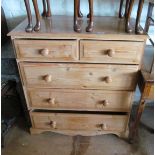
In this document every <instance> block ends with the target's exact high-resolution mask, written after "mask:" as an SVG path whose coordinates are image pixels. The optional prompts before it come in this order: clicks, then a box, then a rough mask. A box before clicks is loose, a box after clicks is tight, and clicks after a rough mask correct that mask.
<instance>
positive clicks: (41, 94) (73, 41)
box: [8, 16, 147, 136]
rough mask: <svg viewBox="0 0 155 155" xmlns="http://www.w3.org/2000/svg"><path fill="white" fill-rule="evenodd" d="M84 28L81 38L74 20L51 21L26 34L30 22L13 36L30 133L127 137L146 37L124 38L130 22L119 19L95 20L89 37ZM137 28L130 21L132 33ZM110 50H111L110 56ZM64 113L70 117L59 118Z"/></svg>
mask: <svg viewBox="0 0 155 155" xmlns="http://www.w3.org/2000/svg"><path fill="white" fill-rule="evenodd" d="M34 22H35V21H34V19H33V23H34ZM80 22H81V24H82V33H76V32H74V31H73V17H67V16H52V17H51V18H46V19H42V20H41V30H40V31H39V32H32V33H26V32H25V27H26V25H27V19H26V20H25V21H23V22H22V23H21V24H20V25H19V26H17V27H16V28H15V29H14V30H13V31H12V32H10V33H9V34H8V35H10V36H11V38H12V40H13V43H14V44H13V45H14V46H15V50H16V54H17V63H18V67H19V73H20V76H21V80H22V84H23V89H24V93H25V97H26V101H27V105H28V108H29V110H30V116H31V121H32V128H31V133H41V132H44V131H52V132H57V133H63V134H67V135H78V134H79V135H97V134H109V133H110V134H116V135H118V136H123V135H127V131H128V130H127V127H128V121H129V115H130V109H131V105H132V104H131V103H132V97H133V90H134V89H135V87H136V84H137V77H138V72H139V69H140V65H139V64H140V63H141V57H142V55H143V46H144V45H145V40H146V38H147V36H146V35H135V34H134V33H131V34H128V33H125V21H124V19H119V18H117V17H95V21H94V23H95V25H94V31H93V32H92V33H86V32H85V27H86V25H87V19H86V18H83V21H80ZM134 24H135V23H134V21H133V20H131V26H132V28H133V29H134V26H133V25H134ZM80 43H81V44H80ZM109 48H110V49H109ZM105 50H110V54H109V53H108V56H107V55H106V53H105ZM53 51H54V52H53ZM55 51H56V52H55ZM45 62H49V63H45ZM52 62H55V63H52ZM56 62H57V63H56ZM58 62H59V63H58ZM64 62H65V63H64ZM98 63H102V64H98ZM104 100H106V101H107V102H106V106H105V105H103V103H104V104H105V102H103V101H104ZM47 102H48V103H47ZM100 103H102V106H101V105H100ZM35 109H42V110H41V111H42V112H39V111H38V112H36V110H35ZM43 109H44V110H43ZM49 109H51V110H55V111H57V112H56V113H53V112H52V111H48V112H47V110H49ZM33 110H34V111H33ZM65 110H67V111H68V113H60V111H61V112H62V111H63V112H65ZM70 110H75V111H76V112H75V113H69V111H70ZM43 111H44V112H43ZM58 111H59V112H58ZM67 111H66V112H67ZM90 111H93V114H92V112H90ZM70 112H71V111H70ZM103 112H104V113H103ZM105 112H108V114H105ZM112 112H121V114H122V115H119V114H118V113H117V114H116V113H115V114H114V113H112ZM123 112H125V113H123ZM84 113H85V114H84ZM88 113H89V114H88ZM90 113H91V114H90Z"/></svg>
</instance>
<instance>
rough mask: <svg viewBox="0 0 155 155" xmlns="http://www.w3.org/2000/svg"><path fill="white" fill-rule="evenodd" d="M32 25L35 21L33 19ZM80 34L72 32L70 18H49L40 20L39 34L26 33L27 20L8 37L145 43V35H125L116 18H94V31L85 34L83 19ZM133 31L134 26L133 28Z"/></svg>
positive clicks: (123, 27)
mask: <svg viewBox="0 0 155 155" xmlns="http://www.w3.org/2000/svg"><path fill="white" fill-rule="evenodd" d="M33 23H35V20H34V19H33ZM81 23H82V33H76V32H74V31H73V17H72V16H52V17H50V18H46V19H41V30H40V31H39V32H32V33H26V32H25V26H26V25H27V19H26V20H24V22H22V23H21V24H20V25H19V26H17V27H16V28H15V29H14V30H12V31H11V32H10V33H9V34H8V35H9V36H12V38H40V39H52V38H54V39H60V38H65V39H77V38H87V39H103V40H112V39H113V40H132V41H133V40H135V41H145V40H146V38H147V36H146V35H135V34H134V33H132V34H128V33H125V21H124V19H119V18H118V17H95V18H94V23H95V25H94V31H93V32H92V33H86V32H85V27H86V26H87V19H86V18H83V22H81ZM131 25H132V26H133V25H135V21H134V20H131ZM133 29H134V26H133Z"/></svg>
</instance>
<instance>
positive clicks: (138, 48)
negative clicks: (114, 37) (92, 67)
mask: <svg viewBox="0 0 155 155" xmlns="http://www.w3.org/2000/svg"><path fill="white" fill-rule="evenodd" d="M143 49H144V43H143V42H129V41H91V40H81V41H80V61H83V62H91V63H93V62H96V63H119V64H139V63H140V60H141V57H142V55H143V51H144V50H143Z"/></svg>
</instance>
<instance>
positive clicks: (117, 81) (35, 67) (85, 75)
mask: <svg viewBox="0 0 155 155" xmlns="http://www.w3.org/2000/svg"><path fill="white" fill-rule="evenodd" d="M20 68H21V73H22V77H23V82H24V84H25V85H27V86H29V87H38V88H42V87H46V88H72V89H110V90H134V89H135V86H136V83H137V71H138V66H136V65H106V64H105V65H104V64H56V63H20Z"/></svg>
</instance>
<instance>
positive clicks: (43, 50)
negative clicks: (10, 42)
mask: <svg viewBox="0 0 155 155" xmlns="http://www.w3.org/2000/svg"><path fill="white" fill-rule="evenodd" d="M14 44H15V48H16V54H17V58H20V59H32V60H41V61H76V60H78V59H79V53H78V51H77V41H76V40H15V41H14Z"/></svg>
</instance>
